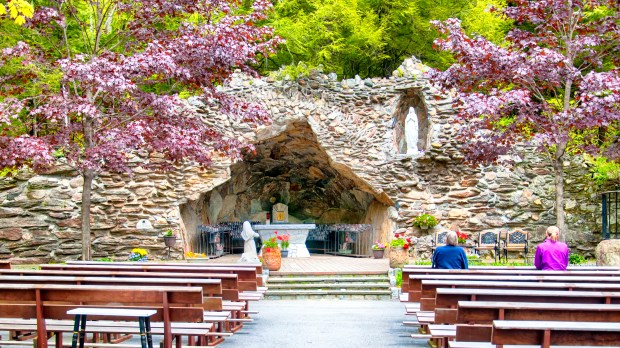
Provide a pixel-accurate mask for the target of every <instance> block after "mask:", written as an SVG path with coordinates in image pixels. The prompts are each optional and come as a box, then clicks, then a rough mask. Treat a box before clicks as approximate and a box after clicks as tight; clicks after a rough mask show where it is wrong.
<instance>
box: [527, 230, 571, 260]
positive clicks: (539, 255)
mask: <svg viewBox="0 0 620 348" xmlns="http://www.w3.org/2000/svg"><path fill="white" fill-rule="evenodd" d="M559 237H560V229H559V228H557V227H556V226H549V228H547V239H546V240H545V241H544V242H542V243H540V244H539V245H538V246H537V247H536V256H534V266H536V269H541V270H551V271H565V270H566V267H567V266H568V246H567V245H566V243H562V242H558V238H559Z"/></svg>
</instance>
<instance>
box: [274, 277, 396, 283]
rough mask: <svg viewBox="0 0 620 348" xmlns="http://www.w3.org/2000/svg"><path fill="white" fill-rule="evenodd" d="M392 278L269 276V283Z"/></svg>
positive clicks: (356, 281)
mask: <svg viewBox="0 0 620 348" xmlns="http://www.w3.org/2000/svg"><path fill="white" fill-rule="evenodd" d="M389 281H390V278H389V277H387V276H385V277H377V276H368V277H342V276H340V277H323V276H321V277H310V276H308V277H273V276H272V277H269V283H270V284H275V283H307V282H313V283H318V282H324V283H363V282H389Z"/></svg>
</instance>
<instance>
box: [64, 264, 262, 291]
mask: <svg viewBox="0 0 620 348" xmlns="http://www.w3.org/2000/svg"><path fill="white" fill-rule="evenodd" d="M66 264H68V265H106V264H107V265H121V266H122V265H135V262H130V261H123V262H102V261H67V262H66ZM153 264H155V265H157V266H164V267H165V266H169V267H179V266H184V267H245V268H251V269H254V270H255V271H256V278H257V280H258V286H264V284H263V265H262V264H260V263H208V262H207V263H179V262H158V263H153Z"/></svg>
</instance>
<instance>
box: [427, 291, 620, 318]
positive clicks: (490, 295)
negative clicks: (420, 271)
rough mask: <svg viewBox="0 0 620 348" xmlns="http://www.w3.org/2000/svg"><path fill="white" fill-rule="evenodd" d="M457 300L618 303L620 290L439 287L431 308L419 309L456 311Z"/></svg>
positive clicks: (619, 301) (619, 302)
mask: <svg viewBox="0 0 620 348" xmlns="http://www.w3.org/2000/svg"><path fill="white" fill-rule="evenodd" d="M459 301H491V302H499V301H501V302H541V303H586V304H587V303H592V304H620V292H614V291H565V292H563V293H562V296H558V292H557V291H547V290H519V291H513V290H503V289H467V288H462V289H446V288H439V289H437V297H436V300H435V304H434V305H433V306H432V307H433V308H424V307H423V306H424V303H422V307H421V310H435V309H436V308H437V309H442V310H445V311H453V312H454V313H456V311H457V309H456V308H457V305H458V302H459Z"/></svg>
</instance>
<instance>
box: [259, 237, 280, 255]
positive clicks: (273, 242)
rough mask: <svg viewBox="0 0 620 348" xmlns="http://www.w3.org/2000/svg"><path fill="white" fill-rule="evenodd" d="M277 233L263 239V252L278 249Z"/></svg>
mask: <svg viewBox="0 0 620 348" xmlns="http://www.w3.org/2000/svg"><path fill="white" fill-rule="evenodd" d="M276 237H277V235H276V236H273V237H271V238H269V239H267V240H264V241H263V252H266V253H270V252H272V251H274V250H277V249H278V240H277V238H276Z"/></svg>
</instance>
